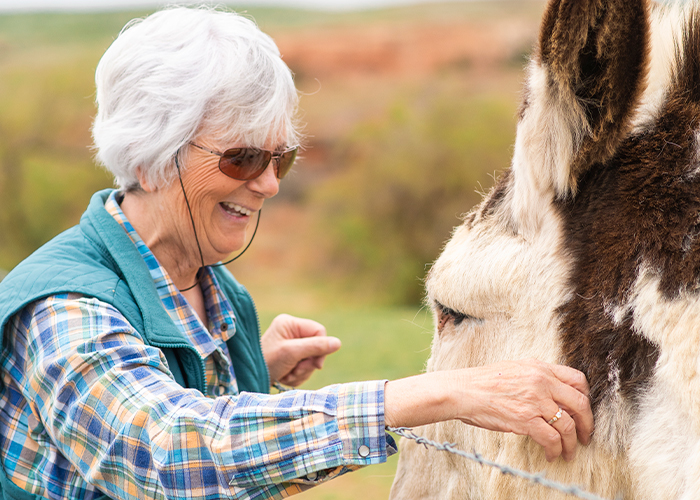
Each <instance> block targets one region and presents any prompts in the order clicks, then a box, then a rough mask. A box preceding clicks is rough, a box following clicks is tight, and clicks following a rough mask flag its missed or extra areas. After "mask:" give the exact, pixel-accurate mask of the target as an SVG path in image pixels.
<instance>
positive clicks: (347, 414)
mask: <svg viewBox="0 0 700 500" xmlns="http://www.w3.org/2000/svg"><path fill="white" fill-rule="evenodd" d="M385 384H386V380H377V381H372V382H356V383H351V384H342V385H340V386H339V389H338V407H337V414H336V415H337V416H336V418H337V422H338V432H339V436H340V440H341V441H342V443H343V451H342V453H343V462H344V463H345V464H346V465H361V466H362V465H370V464H378V463H383V462H386V459H387V457H389V456H391V455H393V454H394V453H396V443H395V442H394V439H393V438H392V437H391V436H390V435H389V434H388V433H387V432H386V429H385V423H384V385H385Z"/></svg>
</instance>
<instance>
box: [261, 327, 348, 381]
mask: <svg viewBox="0 0 700 500" xmlns="http://www.w3.org/2000/svg"><path fill="white" fill-rule="evenodd" d="M261 343H262V351H263V355H264V356H265V361H266V362H267V367H268V369H269V370H270V380H271V381H272V382H275V381H277V382H280V383H282V384H284V385H288V386H291V387H297V386H299V385H301V384H302V383H304V382H305V381H306V380H308V378H309V377H310V376H311V374H312V373H313V371H314V370H316V369H319V370H320V369H321V368H323V361H324V360H325V359H326V356H327V355H328V354H332V353H334V352H335V351H337V350H338V349H340V340H339V339H337V338H335V337H328V336H327V335H326V329H325V328H324V326H323V325H322V324H320V323H317V322H316V321H312V320H310V319H302V318H296V317H294V316H290V315H289V314H281V315H279V316H277V317H276V318H275V319H274V320H273V321H272V324H271V325H270V328H268V329H267V331H266V332H265V334H264V335H263V336H262V339H261Z"/></svg>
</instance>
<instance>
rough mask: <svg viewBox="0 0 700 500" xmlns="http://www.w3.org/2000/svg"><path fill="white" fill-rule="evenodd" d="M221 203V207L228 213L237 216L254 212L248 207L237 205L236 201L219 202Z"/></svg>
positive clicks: (244, 215)
mask: <svg viewBox="0 0 700 500" xmlns="http://www.w3.org/2000/svg"><path fill="white" fill-rule="evenodd" d="M219 205H221V208H223V209H224V210H225V211H226V212H227V213H229V214H231V215H235V216H236V217H248V216H250V214H251V213H253V212H252V210H248V209H247V208H245V207H242V206H240V205H236V204H235V203H227V202H225V201H222V202H221V203H219Z"/></svg>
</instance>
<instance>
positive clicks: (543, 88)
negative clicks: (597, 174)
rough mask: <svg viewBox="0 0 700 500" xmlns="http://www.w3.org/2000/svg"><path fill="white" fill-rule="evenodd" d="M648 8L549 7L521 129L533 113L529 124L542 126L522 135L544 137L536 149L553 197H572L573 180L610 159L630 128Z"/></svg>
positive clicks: (608, 4)
mask: <svg viewBox="0 0 700 500" xmlns="http://www.w3.org/2000/svg"><path fill="white" fill-rule="evenodd" d="M649 8H650V7H649V2H648V1H647V0H551V1H550V2H549V5H548V7H547V10H546V12H545V15H544V20H543V23H542V27H541V32H540V37H539V45H538V49H537V52H536V54H535V57H534V58H533V62H532V66H531V68H530V82H529V88H528V92H527V102H526V103H525V105H524V108H523V110H524V111H523V112H522V115H521V121H522V120H525V119H527V117H526V115H527V114H528V112H529V109H528V108H530V107H533V108H538V110H537V111H535V110H533V111H534V113H533V114H534V116H530V117H529V118H530V120H532V119H535V120H540V121H542V122H544V123H531V124H530V125H531V127H526V128H529V129H530V130H531V132H532V133H539V134H550V137H548V138H541V139H540V141H535V142H540V144H539V146H544V147H547V148H549V151H547V152H545V153H544V154H546V155H547V156H548V158H549V160H550V162H552V161H554V162H556V163H557V164H556V165H554V164H552V165H550V166H549V168H550V172H549V175H547V177H550V179H551V180H552V181H553V184H554V187H555V190H556V193H557V195H558V196H560V197H561V196H566V195H568V194H573V193H575V192H576V183H577V180H578V179H579V178H580V176H581V175H582V174H583V173H584V172H585V171H586V170H587V168H588V167H589V166H590V165H592V164H594V163H596V162H603V161H605V160H607V159H609V158H610V157H611V156H612V155H613V153H614V152H615V149H616V147H617V146H618V144H619V143H620V141H621V140H622V138H623V137H624V136H625V134H626V133H627V132H628V131H629V129H630V127H631V118H632V114H633V112H634V110H635V105H636V104H637V102H638V101H639V100H640V97H641V94H642V92H643V91H644V88H645V79H646V68H647V60H648V58H649V56H648V52H649V23H648V11H649ZM552 114H556V115H560V116H558V117H555V116H551V115H552ZM547 115H550V116H549V117H548V116H547ZM562 125H563V127H562ZM562 128H563V129H562ZM535 131H537V132H535ZM542 141H545V142H544V143H542ZM562 141H563V143H564V144H562ZM552 150H556V152H555V151H552ZM565 150H566V151H565ZM533 160H534V158H533ZM562 161H564V164H562V163H561V162H562ZM542 167H543V168H547V166H545V165H542ZM552 177H553V178H552Z"/></svg>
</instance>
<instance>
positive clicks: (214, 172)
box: [167, 136, 286, 264]
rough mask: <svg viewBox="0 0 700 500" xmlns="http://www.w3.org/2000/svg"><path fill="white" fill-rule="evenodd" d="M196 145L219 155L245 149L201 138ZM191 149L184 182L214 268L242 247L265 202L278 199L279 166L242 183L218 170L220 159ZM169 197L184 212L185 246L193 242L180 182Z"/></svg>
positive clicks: (201, 241) (206, 256)
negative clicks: (234, 148) (276, 170)
mask: <svg viewBox="0 0 700 500" xmlns="http://www.w3.org/2000/svg"><path fill="white" fill-rule="evenodd" d="M193 142H194V143H195V144H197V145H199V146H202V147H204V148H207V149H210V150H212V151H217V152H223V151H225V150H227V149H230V148H233V147H243V146H245V145H244V144H221V143H219V142H217V141H215V140H213V139H212V138H210V137H207V136H202V137H198V138H197V139H196V140H195V141H193ZM284 146H286V145H285V144H266V145H265V149H269V150H276V149H280V148H281V147H282V148H283V147H284ZM188 148H189V150H188V152H187V153H188V154H187V155H186V158H187V160H186V164H183V162H182V161H181V162H180V166H181V172H182V182H183V184H184V188H185V192H186V194H187V200H188V201H189V204H190V209H191V210H192V217H193V218H194V222H195V225H196V228H197V237H198V239H199V244H200V246H201V249H202V254H203V257H204V263H205V264H213V263H215V262H218V261H220V260H222V259H224V258H225V257H226V256H228V255H230V254H231V253H233V252H234V251H236V250H238V249H240V248H242V247H243V245H244V243H245V237H246V228H247V227H248V224H249V223H250V221H251V219H252V218H254V217H256V216H257V215H258V214H257V212H258V211H259V210H260V209H261V208H262V205H263V202H264V201H265V200H266V199H267V198H271V197H273V196H275V195H276V194H277V192H278V191H279V180H278V179H277V177H276V175H275V168H274V162H270V163H272V165H268V167H267V168H266V169H265V171H264V172H263V173H262V174H261V175H260V177H258V178H256V179H252V180H249V181H239V180H236V179H232V178H230V177H228V176H226V175H225V174H223V173H222V172H221V171H220V170H219V166H218V165H219V156H217V155H215V154H212V153H209V152H206V151H203V150H201V149H199V148H196V147H194V146H188ZM183 156H184V155H183ZM167 191H168V193H167V196H168V197H169V198H171V200H169V201H171V202H172V203H173V204H175V205H177V206H178V207H179V210H177V213H178V217H177V219H178V221H177V224H178V226H179V227H178V232H179V233H180V234H181V235H182V236H183V238H184V239H185V241H187V240H188V239H189V240H190V241H192V240H194V235H193V234H192V223H191V221H190V219H189V214H188V213H187V205H186V203H185V201H184V198H183V196H182V188H181V187H180V183H179V181H175V182H174V183H172V184H171V185H170V186H169V187H168V189H167ZM195 245H196V243H195ZM195 251H197V250H196V246H195Z"/></svg>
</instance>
